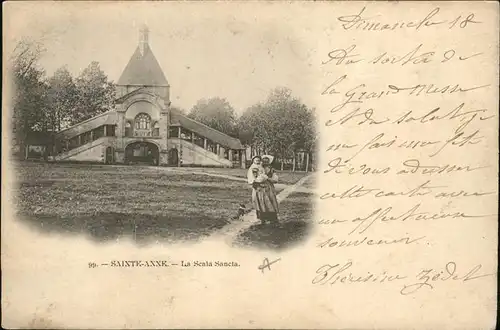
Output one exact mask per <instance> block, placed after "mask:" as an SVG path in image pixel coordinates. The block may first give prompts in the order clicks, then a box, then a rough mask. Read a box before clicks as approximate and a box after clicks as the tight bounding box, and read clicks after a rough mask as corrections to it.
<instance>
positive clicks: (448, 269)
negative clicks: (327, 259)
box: [312, 261, 496, 295]
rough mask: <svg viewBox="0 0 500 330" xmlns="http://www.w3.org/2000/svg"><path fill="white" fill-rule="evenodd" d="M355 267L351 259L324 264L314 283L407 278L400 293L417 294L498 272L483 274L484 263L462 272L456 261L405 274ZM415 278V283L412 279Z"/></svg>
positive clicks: (376, 281) (384, 280) (388, 280)
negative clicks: (421, 290)
mask: <svg viewBox="0 0 500 330" xmlns="http://www.w3.org/2000/svg"><path fill="white" fill-rule="evenodd" d="M352 267H353V262H352V261H348V262H346V263H344V264H340V263H335V264H325V265H322V266H320V267H319V268H318V269H317V270H316V275H315V276H314V278H313V279H312V284H316V285H325V284H330V285H334V284H352V283H366V284H370V283H372V284H375V283H376V284H380V283H389V282H402V281H407V282H409V283H406V284H403V286H402V288H401V290H400V292H399V293H400V294H401V295H410V294H414V293H416V292H417V291H419V290H420V289H422V288H424V287H425V288H428V289H434V286H435V285H437V284H438V283H439V282H447V281H459V282H462V283H465V282H468V281H472V280H477V279H480V278H484V277H487V276H494V275H496V273H487V274H484V273H480V270H481V269H482V265H481V264H477V265H475V266H473V267H471V268H466V270H463V271H459V270H458V266H457V263H456V262H454V261H449V262H447V263H446V265H445V266H444V267H443V268H425V269H422V270H420V271H418V272H417V273H416V274H415V275H402V274H399V273H396V272H389V271H385V270H384V271H368V272H360V271H358V272H356V271H354V270H352V269H351V268H352ZM414 280H415V282H413V281H414Z"/></svg>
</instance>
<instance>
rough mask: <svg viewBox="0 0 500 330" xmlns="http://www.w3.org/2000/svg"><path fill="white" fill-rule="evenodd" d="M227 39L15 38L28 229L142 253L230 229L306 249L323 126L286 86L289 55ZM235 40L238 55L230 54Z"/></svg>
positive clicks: (16, 115) (57, 33)
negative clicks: (129, 241) (125, 245)
mask: <svg viewBox="0 0 500 330" xmlns="http://www.w3.org/2000/svg"><path fill="white" fill-rule="evenodd" d="M145 21H147V22H148V23H146V22H145ZM219 28H220V27H219V26H217V25H214V26H212V27H211V29H212V31H211V30H210V27H206V28H204V29H201V28H200V27H199V26H197V25H196V22H194V23H187V22H181V23H176V22H170V23H169V27H165V25H164V24H163V21H162V19H161V18H160V17H155V16H150V17H147V18H144V17H139V16H138V17H137V18H136V19H134V20H132V21H122V22H119V23H113V24H110V23H108V22H101V21H97V20H92V19H91V20H87V19H85V20H84V19H82V20H80V21H78V20H77V21H75V22H72V24H71V25H69V26H67V25H59V26H55V25H52V24H50V25H49V24H48V25H47V26H42V30H43V29H52V30H50V31H48V32H47V33H43V34H42V33H37V35H36V36H35V35H29V34H28V35H23V36H21V37H20V38H18V40H16V41H13V42H14V43H15V47H14V49H13V52H12V54H11V55H10V56H9V63H8V64H9V65H10V67H9V69H10V70H11V71H12V72H11V74H12V88H13V89H14V90H15V91H16V93H15V98H14V99H13V102H12V107H13V108H12V119H13V121H12V132H13V135H12V137H13V139H14V140H13V142H12V152H13V159H14V162H15V166H14V167H15V173H16V178H17V179H18V187H17V189H16V190H15V193H16V195H17V205H16V210H17V211H18V216H19V218H20V219H22V220H21V221H24V222H25V223H26V224H28V225H30V226H32V227H34V228H37V229H39V230H41V231H57V232H61V233H67V234H72V235H88V236H90V237H92V238H93V239H95V240H98V241H108V240H120V239H123V238H131V237H132V238H133V239H134V240H135V241H137V243H138V244H150V243H155V242H158V241H179V240H180V241H183V240H195V241H196V240H199V239H204V238H206V237H207V236H210V235H220V233H221V232H223V233H224V236H227V237H228V238H231V242H232V243H231V244H237V245H240V246H251V247H262V248H269V249H282V248H287V247H289V246H291V245H294V244H295V243H297V242H300V241H302V240H304V239H305V238H306V236H307V233H308V231H309V229H310V226H311V221H312V220H311V217H312V212H313V200H312V197H313V194H314V179H313V176H314V171H315V166H316V161H317V160H316V158H317V157H316V153H315V148H316V139H317V135H316V125H317V123H316V116H315V110H314V108H312V107H311V106H310V105H307V104H306V103H304V101H303V100H302V98H301V94H303V93H301V92H302V91H301V90H300V89H299V90H298V89H297V88H296V86H292V87H295V90H294V89H292V88H290V86H287V80H286V79H283V77H287V75H289V74H290V73H289V72H287V70H290V66H289V65H287V63H285V65H283V64H281V65H274V61H276V60H275V59H274V57H275V55H274V53H277V54H276V56H278V55H281V54H282V53H285V54H286V52H289V51H290V50H288V49H287V48H288V46H289V45H287V44H286V43H285V44H284V45H283V44H282V42H281V41H279V40H269V43H268V44H267V45H266V44H263V43H262V42H259V40H260V39H259V37H262V36H264V33H266V32H265V31H256V32H255V31H240V29H241V28H239V27H238V26H237V24H235V25H234V26H233V27H229V28H227V29H226V30H225V31H222V32H218V34H215V32H214V31H218V30H217V29H219ZM97 29H100V32H99V37H100V38H99V39H97V38H95V31H96V30H97ZM259 33H260V34H262V35H261V36H259ZM221 34H223V36H221ZM118 36H119V37H118ZM226 38H229V40H226ZM231 38H232V39H234V40H231ZM235 41H236V42H241V43H242V44H243V43H244V44H245V46H244V47H242V48H241V49H240V51H239V52H238V53H237V54H231V53H226V52H224V51H223V49H224V47H225V43H228V42H235ZM208 45H210V47H207V46H208ZM80 46H82V47H83V49H82V48H80ZM202 48H203V52H202V51H201V49H202ZM280 53H281V54H280ZM256 57H258V58H262V60H261V61H265V63H262V62H259V63H257V62H256V63H253V64H252V60H253V59H254V58H256ZM292 85H293V82H292Z"/></svg>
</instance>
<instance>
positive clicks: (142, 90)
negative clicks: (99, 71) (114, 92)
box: [115, 87, 157, 104]
mask: <svg viewBox="0 0 500 330" xmlns="http://www.w3.org/2000/svg"><path fill="white" fill-rule="evenodd" d="M136 94H149V95H151V96H154V97H156V96H157V95H156V94H154V93H152V92H150V91H148V90H147V88H146V87H139V88H137V89H134V90H133V91H131V92H128V93H127V94H125V95H123V96H120V97H119V98H117V99H115V103H116V104H121V103H123V102H125V100H127V99H129V98H130V97H131V96H134V95H136Z"/></svg>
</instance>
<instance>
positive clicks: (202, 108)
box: [188, 97, 237, 136]
mask: <svg viewBox="0 0 500 330" xmlns="http://www.w3.org/2000/svg"><path fill="white" fill-rule="evenodd" d="M188 116H189V117H190V118H193V119H195V120H197V121H199V122H201V123H203V124H205V125H207V126H210V127H212V128H214V129H216V130H218V131H221V132H223V133H226V134H228V135H231V136H236V135H237V132H236V114H235V111H234V109H233V107H232V106H231V105H230V104H229V102H228V101H226V99H223V98H219V97H213V98H210V99H208V100H207V99H202V100H199V101H198V102H197V103H196V104H195V105H194V107H193V108H192V109H191V111H190V112H189V114H188Z"/></svg>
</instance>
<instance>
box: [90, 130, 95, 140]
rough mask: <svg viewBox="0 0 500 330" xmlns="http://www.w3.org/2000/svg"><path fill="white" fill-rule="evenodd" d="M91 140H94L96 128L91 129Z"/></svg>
mask: <svg viewBox="0 0 500 330" xmlns="http://www.w3.org/2000/svg"><path fill="white" fill-rule="evenodd" d="M90 141H94V130H91V131H90Z"/></svg>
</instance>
